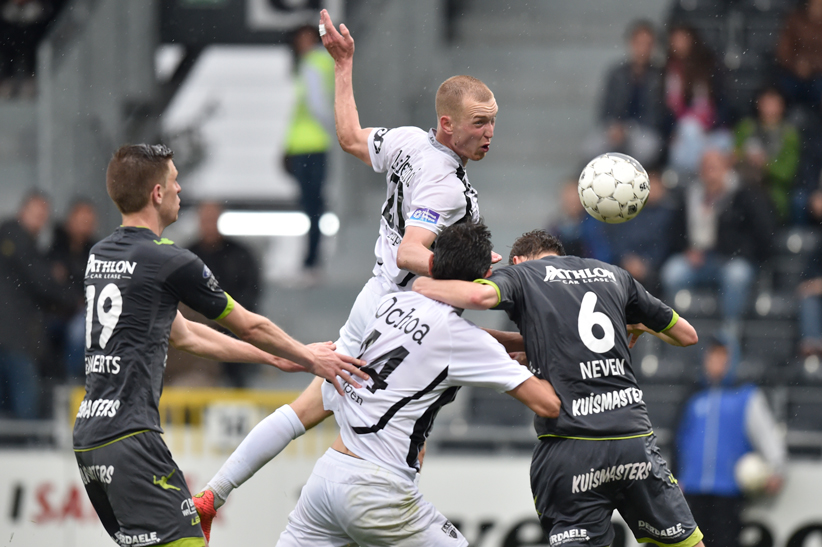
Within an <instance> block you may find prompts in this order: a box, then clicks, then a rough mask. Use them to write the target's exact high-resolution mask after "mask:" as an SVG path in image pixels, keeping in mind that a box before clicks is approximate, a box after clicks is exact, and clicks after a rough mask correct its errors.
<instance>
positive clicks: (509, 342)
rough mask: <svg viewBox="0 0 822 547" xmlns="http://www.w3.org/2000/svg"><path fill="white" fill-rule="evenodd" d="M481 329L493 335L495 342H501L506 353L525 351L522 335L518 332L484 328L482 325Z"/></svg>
mask: <svg viewBox="0 0 822 547" xmlns="http://www.w3.org/2000/svg"><path fill="white" fill-rule="evenodd" d="M482 330H484V331H485V332H487V333H488V334H490V335H491V336H493V337H494V339H495V340H496V341H497V342H499V343H500V344H502V347H504V348H505V351H507V352H508V353H516V352H521V351H525V342H523V340H522V335H521V334H520V333H518V332H509V331H504V330H495V329H486V328H485V327H483V328H482Z"/></svg>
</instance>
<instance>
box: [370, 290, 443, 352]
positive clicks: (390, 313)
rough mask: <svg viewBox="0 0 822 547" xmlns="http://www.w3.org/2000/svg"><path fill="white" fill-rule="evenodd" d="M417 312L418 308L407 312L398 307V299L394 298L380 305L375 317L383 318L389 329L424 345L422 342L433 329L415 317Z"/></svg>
mask: <svg viewBox="0 0 822 547" xmlns="http://www.w3.org/2000/svg"><path fill="white" fill-rule="evenodd" d="M415 311H417V308H411V309H410V310H409V311H407V312H406V311H405V310H403V309H401V308H400V307H399V306H398V305H397V297H396V296H393V297H391V299H390V300H386V301H385V302H383V303H382V304H380V307H379V308H377V313H376V315H375V317H376V318H377V319H380V318H382V319H383V321H385V324H386V325H388V326H389V327H393V328H395V329H397V330H399V331H402V332H404V333H405V334H410V335H411V340H413V341H414V342H416V343H417V344H420V345H422V340H423V338H425V335H427V334H428V332H429V331H430V330H431V327H430V326H429V325H427V324H425V323H423V322H422V321H420V319H419V318H417V317H414V312H415Z"/></svg>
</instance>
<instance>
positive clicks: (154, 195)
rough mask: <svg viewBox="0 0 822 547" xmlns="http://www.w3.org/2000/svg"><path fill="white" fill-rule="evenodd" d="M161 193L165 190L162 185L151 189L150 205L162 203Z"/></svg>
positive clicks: (156, 185)
mask: <svg viewBox="0 0 822 547" xmlns="http://www.w3.org/2000/svg"><path fill="white" fill-rule="evenodd" d="M163 193H165V188H164V187H163V185H162V184H155V185H154V188H152V189H151V201H152V203H158V204H159V203H160V202H161V201H163Z"/></svg>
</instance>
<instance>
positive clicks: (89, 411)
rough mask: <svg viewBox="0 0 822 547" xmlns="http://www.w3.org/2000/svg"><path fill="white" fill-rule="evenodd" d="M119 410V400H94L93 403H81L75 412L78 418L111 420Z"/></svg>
mask: <svg viewBox="0 0 822 547" xmlns="http://www.w3.org/2000/svg"><path fill="white" fill-rule="evenodd" d="M118 408H120V401H119V400H111V399H95V400H93V401H83V402H82V403H80V410H78V411H77V417H78V418H94V417H98V416H99V417H103V418H113V417H114V416H115V415H116V414H117V409H118Z"/></svg>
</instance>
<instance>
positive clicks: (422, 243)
mask: <svg viewBox="0 0 822 547" xmlns="http://www.w3.org/2000/svg"><path fill="white" fill-rule="evenodd" d="M436 238H437V234H436V233H434V232H432V231H431V230H426V229H425V228H420V227H418V226H407V227H406V228H405V235H403V237H402V241H400V245H399V247H397V267H398V268H401V269H403V270H408V271H409V272H414V273H415V274H417V275H424V276H430V275H431V262H432V260H433V258H434V254H433V253H432V252H431V250H430V249H431V245H432V244H433V243H434V240H435V239H436Z"/></svg>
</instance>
